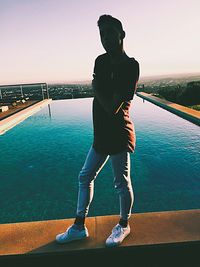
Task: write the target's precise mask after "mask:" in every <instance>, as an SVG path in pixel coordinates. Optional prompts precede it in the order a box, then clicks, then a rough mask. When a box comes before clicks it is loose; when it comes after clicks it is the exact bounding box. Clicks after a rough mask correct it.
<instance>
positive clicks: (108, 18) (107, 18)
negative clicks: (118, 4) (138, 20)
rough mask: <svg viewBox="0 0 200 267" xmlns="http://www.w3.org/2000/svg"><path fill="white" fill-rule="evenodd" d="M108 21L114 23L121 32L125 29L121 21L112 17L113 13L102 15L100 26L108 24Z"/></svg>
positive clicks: (99, 21)
mask: <svg viewBox="0 0 200 267" xmlns="http://www.w3.org/2000/svg"><path fill="white" fill-rule="evenodd" d="M107 23H110V24H112V25H114V26H115V27H116V28H117V29H118V30H119V31H120V32H123V31H124V30H123V27H122V23H121V21H120V20H118V19H116V18H114V17H112V16H111V15H106V14H105V15H102V16H100V17H99V20H98V21H97V25H98V27H101V25H103V24H107Z"/></svg>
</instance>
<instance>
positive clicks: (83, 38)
mask: <svg viewBox="0 0 200 267" xmlns="http://www.w3.org/2000/svg"><path fill="white" fill-rule="evenodd" d="M199 11H200V1H199V0H167V1H166V0H151V1H150V0H138V1H134V0H124V1H117V0H100V1H95V0H73V1H71V0H0V34H1V39H0V84H14V83H26V82H71V81H83V80H91V79H92V73H93V67H94V60H95V58H96V57H97V56H98V55H99V54H102V53H104V52H105V51H104V49H103V47H102V45H101V43H100V38H99V31H98V27H97V20H98V18H99V16H100V15H102V14H110V15H112V16H114V17H116V18H118V19H120V20H121V21H122V24H123V27H124V30H125V32H126V38H125V40H124V48H125V51H126V53H127V54H128V55H129V56H130V57H135V58H136V59H137V60H138V61H139V63H140V70H141V77H144V76H150V75H160V74H176V73H193V72H200V52H199V48H200V37H199V29H200V19H199Z"/></svg>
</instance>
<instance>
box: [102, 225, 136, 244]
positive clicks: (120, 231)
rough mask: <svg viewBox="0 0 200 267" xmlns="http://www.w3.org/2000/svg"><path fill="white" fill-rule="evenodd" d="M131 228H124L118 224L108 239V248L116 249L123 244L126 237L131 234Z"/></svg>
mask: <svg viewBox="0 0 200 267" xmlns="http://www.w3.org/2000/svg"><path fill="white" fill-rule="evenodd" d="M130 231H131V230H130V226H129V224H128V226H127V227H122V226H121V225H120V224H117V225H116V226H115V227H114V228H113V229H112V234H111V235H110V236H109V237H108V238H107V239H106V246H107V247H115V246H118V245H120V244H121V243H122V241H123V240H124V238H125V237H127V235H129V234H130Z"/></svg>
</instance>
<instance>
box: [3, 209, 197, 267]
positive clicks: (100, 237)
mask: <svg viewBox="0 0 200 267" xmlns="http://www.w3.org/2000/svg"><path fill="white" fill-rule="evenodd" d="M118 221H119V215H107V216H96V217H88V218H87V219H86V226H87V228H88V230H89V233H90V236H89V238H87V239H84V240H79V241H75V242H71V243H68V244H58V243H57V242H56V241H55V236H56V235H57V234H58V233H62V232H64V231H65V230H66V229H67V228H68V227H69V226H70V225H71V224H72V223H73V222H74V218H70V219H59V220H47V221H34V222H21V223H8V224H1V225H0V236H1V242H3V246H0V263H1V262H6V263H9V262H10V263H12V262H14V263H15V264H16V263H17V262H19V263H20V265H19V266H29V263H30V262H32V260H34V259H35V260H37V261H38V262H39V263H43V264H44V263H46V262H47V260H49V261H50V263H51V261H52V260H53V259H54V260H55V262H57V261H60V260H61V258H62V257H66V260H69V259H70V258H71V260H75V259H77V260H78V258H80V257H83V258H84V256H85V257H86V259H88V257H92V258H93V257H94V259H97V258H99V260H100V259H102V257H103V258H104V257H106V258H108V259H109V258H110V260H111V261H112V262H113V260H114V258H116V257H117V256H118V255H121V257H124V256H123V255H127V258H126V260H127V261H128V259H130V258H131V257H134V260H135V261H136V260H138V261H139V262H140V263H141V256H142V257H144V258H145V256H147V257H148V256H149V257H150V258H151V260H152V261H153V263H154V264H155V262H157V261H158V258H159V257H161V256H163V255H164V257H166V259H167V258H168V260H170V257H169V256H170V255H171V254H173V253H174V254H175V255H176V256H175V257H178V253H180V255H179V257H180V258H181V259H182V260H183V263H184V262H185V259H184V256H187V257H188V253H191V252H192V253H193V255H192V258H191V259H190V260H189V262H190V264H191V260H193V261H194V260H196V259H197V257H198V255H199V252H198V251H199V246H200V228H199V225H200V209H191V210H178V211H162V212H146V213H133V214H131V217H130V220H129V223H130V227H131V230H132V231H131V233H130V235H129V236H128V237H127V238H126V239H125V240H124V241H123V243H122V244H121V245H120V246H119V247H115V248H107V247H105V240H106V238H107V237H108V236H109V235H110V233H111V230H112V228H113V226H114V225H115V224H117V222H118ZM141 254H142V255H141ZM128 255H129V256H128ZM166 255H167V256H166ZM113 257H114V258H113ZM121 257H120V258H121ZM119 260H120V259H119ZM33 262H34V261H33ZM22 264H25V265H22ZM27 264H28V265H27ZM14 266H16V265H14ZM34 266H36V265H34ZM37 266H38V265H37ZM41 266H43V265H41ZM139 266H143V265H139ZM144 266H147V265H144ZM153 266H157V265H153ZM159 266H164V265H159ZM167 266H173V265H171V264H170V265H169V264H168V265H167ZM176 266H179V265H176ZM181 266H184V265H181ZM187 266H193V265H187Z"/></svg>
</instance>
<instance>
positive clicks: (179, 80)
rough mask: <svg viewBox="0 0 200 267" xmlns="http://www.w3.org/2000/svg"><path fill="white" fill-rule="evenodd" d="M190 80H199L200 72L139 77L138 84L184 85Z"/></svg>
mask: <svg viewBox="0 0 200 267" xmlns="http://www.w3.org/2000/svg"><path fill="white" fill-rule="evenodd" d="M192 81H200V73H186V74H172V75H159V76H147V77H141V78H140V80H139V85H141V84H144V85H146V86H152V87H154V86H159V87H162V86H171V85H178V84H179V85H182V86H184V85H186V84H187V83H189V82H192Z"/></svg>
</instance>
